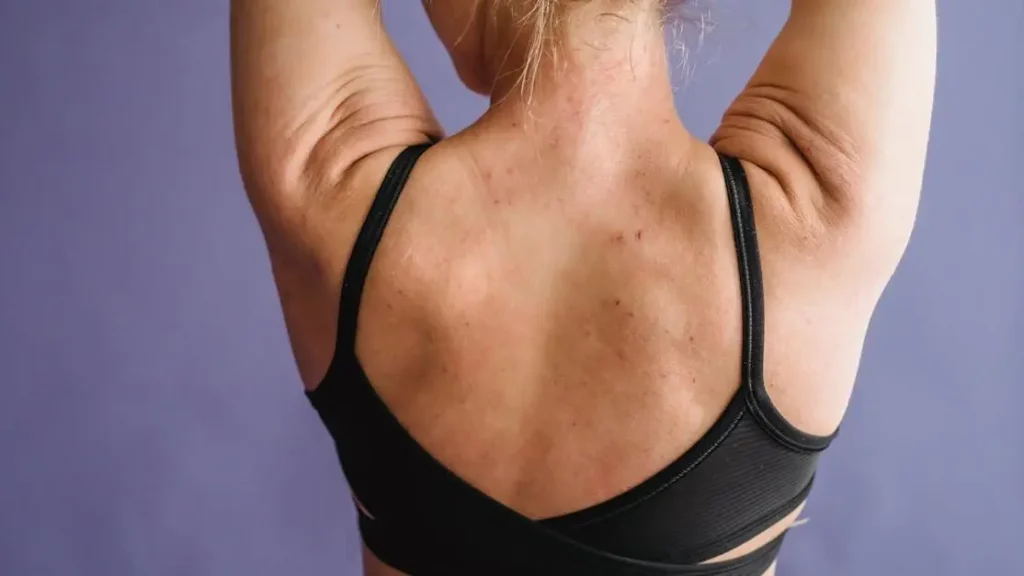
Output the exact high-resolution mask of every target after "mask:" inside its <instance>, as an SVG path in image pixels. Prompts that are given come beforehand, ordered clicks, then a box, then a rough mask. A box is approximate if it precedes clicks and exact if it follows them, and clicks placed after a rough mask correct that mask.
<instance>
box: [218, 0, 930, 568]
mask: <svg viewBox="0 0 1024 576" xmlns="http://www.w3.org/2000/svg"><path fill="white" fill-rule="evenodd" d="M526 4H528V2H527V1H526V0H511V1H509V0H506V2H505V3H504V4H503V7H502V8H500V9H498V8H496V7H495V6H493V4H492V2H491V0H480V1H479V2H477V1H475V0H433V1H432V2H428V3H426V8H427V11H428V14H429V16H430V18H431V21H432V22H433V23H434V25H435V28H436V29H437V31H438V34H439V36H440V38H441V40H442V42H443V43H444V44H445V46H446V47H448V49H449V52H450V53H451V54H452V58H453V61H454V62H455V64H456V67H457V69H458V71H459V75H460V78H461V79H462V80H463V81H464V82H465V83H466V85H467V86H468V87H470V88H471V89H473V90H476V91H478V92H481V93H484V94H487V95H489V96H490V97H491V101H492V106H491V107H490V109H489V110H488V111H487V113H486V114H484V116H483V117H482V118H480V120H479V121H478V122H476V123H475V124H474V125H472V126H471V127H469V128H468V129H466V130H464V131H463V132H460V133H459V134H455V135H452V136H450V137H448V138H446V139H445V140H443V141H442V142H441V143H440V144H438V145H436V146H435V147H434V148H432V149H431V150H430V151H429V152H428V153H427V154H426V155H425V156H424V157H423V159H422V160H421V162H420V164H419V165H418V166H417V168H416V170H415V172H414V173H413V175H412V178H411V180H410V182H409V184H408V186H407V188H406V189H405V192H404V193H403V195H402V199H401V201H400V202H399V204H398V206H397V209H396V211H395V213H394V216H393V218H392V220H391V223H390V225H389V227H388V230H387V233H386V234H385V237H384V239H383V242H382V244H381V247H380V250H379V251H378V253H377V256H376V258H375V260H374V264H373V268H372V270H371V272H370V275H369V278H368V282H367V288H366V292H365V294H364V297H363V301H362V309H361V316H360V317H361V322H360V326H359V337H358V342H357V353H358V356H359V358H360V359H361V362H362V364H363V366H364V368H365V370H366V372H367V374H368V375H369V377H370V380H371V381H372V382H373V385H374V387H375V388H376V389H377V391H378V393H379V394H380V396H381V397H382V398H383V399H384V401H385V402H386V403H387V404H388V406H389V407H390V408H391V410H392V411H393V412H394V414H395V415H396V417H397V418H398V419H399V420H400V421H401V422H402V424H403V425H404V426H405V427H406V428H407V429H408V430H409V431H410V432H411V434H412V435H413V436H414V437H415V438H416V439H417V440H418V441H419V442H420V443H421V444H422V445H423V446H424V447H425V448H426V449H427V450H428V451H429V452H431V453H432V454H434V455H435V456H436V457H437V458H438V459H439V460H440V461H441V462H442V463H444V464H445V465H446V466H448V467H449V468H450V469H452V470H453V471H454V472H456V473H457V474H458V475H459V476H461V477H463V478H465V479H466V480H468V481H469V482H471V483H472V484H474V485H476V486H477V487H479V488H481V489H482V490H483V491H484V492H486V493H487V494H489V495H491V496H492V497H494V498H496V499H497V500H499V501H501V502H502V503H504V504H506V505H508V506H510V507H512V508H514V509H516V510H518V511H520V512H522V513H524V514H526V515H528V516H531V517H535V518H543V517H549V516H555V515H559V514H563V513H566V512H570V511H573V510H577V509H580V508H584V507H587V506H590V505H592V504H595V503H597V502H600V501H602V500H605V499H608V498H609V497H611V496H613V495H615V494H617V493H620V492H622V491H624V490H627V489H628V488H630V487H632V486H634V485H636V484H638V483H639V482H641V481H642V480H644V479H646V478H647V477H649V476H650V475H652V474H653V473H654V472H656V471H658V470H659V469H661V468H662V467H664V466H665V465H667V464H668V463H670V462H671V461H673V460H674V459H676V458H677V457H678V456H679V455H680V454H682V453H683V452H685V451H686V450H687V449H688V448H689V447H690V446H691V445H692V444H693V443H694V442H695V441H696V440H697V439H698V438H700V437H701V436H702V435H703V434H704V433H705V432H706V430H707V429H708V428H709V427H710V425H711V424H712V422H714V421H715V419H716V418H717V417H718V415H719V413H720V412H721V410H722V409H723V408H724V406H725V405H726V404H727V402H728V401H729V399H730V398H731V397H732V395H733V394H734V393H735V391H736V389H737V386H738V383H739V378H740V347H741V343H740V338H741V334H742V327H741V322H740V317H741V309H740V306H741V304H740V296H739V287H738V272H737V263H736V256H735V251H734V246H733V238H732V230H731V227H730V223H729V217H728V210H729V209H728V204H727V200H726V196H725V188H724V183H723V178H722V173H721V169H720V167H719V165H718V161H717V158H716V155H715V150H718V151H720V152H723V153H727V154H730V155H734V156H736V157H738V158H740V159H741V160H742V161H743V163H744V165H745V167H746V169H747V171H748V174H749V179H750V183H751V187H752V190H753V192H752V193H753V197H754V204H755V214H756V219H757V226H758V238H759V241H760V245H761V251H762V255H761V257H762V263H763V267H764V281H765V306H766V316H767V319H766V326H765V330H766V332H765V335H766V350H765V354H766V358H765V376H766V380H767V383H768V389H769V392H770V395H771V398H772V400H773V402H774V403H775V404H776V406H777V407H778V409H779V410H780V412H781V413H782V414H783V415H784V416H785V417H787V418H788V419H789V420H790V421H791V422H792V423H793V424H794V425H796V426H798V427H799V428H801V429H803V430H805V431H807V432H810V433H814V434H828V433H830V432H832V431H833V430H834V429H835V428H836V426H837V425H838V423H839V421H840V420H841V418H842V415H843V413H844V412H845V410H846V406H847V403H848V400H849V398H850V394H851V391H852V388H853V383H854V380H855V376H856V372H857V366H858V363H859V360H860V355H861V350H862V346H863V342H864V337H865V333H866V331H867V327H868V323H869V321H870V319H871V315H872V313H873V311H874V309H875V305H876V303H877V301H878V299H879V297H880V295H881V293H882V291H883V289H884V288H885V286H886V284H887V282H888V281H889V279H890V277H891V276H892V273H893V272H894V270H895V268H896V266H897V264H898V262H899V259H900V257H901V256H902V254H903V251H904V249H905V247H906V245H907V242H908V239H909V236H910V233H911V229H912V228H913V222H914V217H915V213H916V209H917V204H918V198H919V193H920V189H921V180H922V174H923V168H924V162H925V151H926V147H927V140H928V130H929V123H930V117H931V107H932V95H933V89H934V74H935V52H936V37H935V36H936V14H935V2H934V0H858V1H857V2H850V1H849V0H793V2H792V8H791V14H790V18H789V20H788V22H787V24H786V25H785V27H784V29H783V30H782V32H781V33H780V35H779V37H778V38H777V40H776V41H775V42H774V44H773V45H772V47H771V49H770V50H769V52H768V53H767V54H766V56H765V58H764V60H763V62H762V64H761V66H760V67H759V68H758V69H757V72H756V73H755V75H754V76H753V78H752V79H751V80H750V82H749V84H748V85H747V86H746V88H745V89H744V90H743V91H742V93H741V94H740V95H739V96H738V97H737V99H736V100H735V102H734V103H733V104H732V106H731V107H730V108H729V110H728V112H727V113H726V114H725V116H724V118H723V120H722V124H721V127H720V128H719V129H718V131H717V132H716V133H715V135H714V136H713V137H712V139H711V141H710V142H702V141H700V140H698V139H696V138H694V137H693V136H692V135H690V133H689V132H688V131H687V130H686V127H685V126H684V125H683V124H682V122H681V121H680V119H679V118H678V116H677V114H676V110H675V106H674V102H673V90H672V88H673V86H672V83H671V79H670V77H669V72H668V58H669V55H668V53H667V51H666V48H665V47H664V44H663V42H662V36H661V33H660V30H659V28H658V23H657V20H658V18H657V13H656V8H655V7H653V6H651V5H650V3H645V2H642V1H641V2H616V1H612V0H592V1H591V2H582V3H581V2H576V3H570V4H568V5H571V6H572V8H571V9H570V8H567V9H566V10H571V12H568V11H567V12H566V13H565V14H563V15H564V16H565V18H562V19H561V21H562V22H563V25H562V26H560V27H559V28H557V29H556V32H555V36H556V38H557V40H558V52H557V53H558V55H559V58H557V59H556V58H552V57H545V58H543V59H542V60H541V61H540V65H539V67H538V71H537V74H536V79H535V80H536V81H535V83H534V84H532V90H530V91H528V92H527V91H524V90H522V89H521V88H522V87H521V85H519V84H517V81H518V79H519V74H518V71H519V70H521V68H522V66H523V64H524V62H525V60H526V58H527V48H528V44H527V42H525V41H524V38H528V37H529V35H528V34H526V33H523V31H521V30H520V26H521V24H520V23H519V19H517V18H514V17H513V16H514V14H513V13H512V12H510V10H512V9H514V8H517V7H518V9H519V10H520V11H521V10H522V9H523V7H524V6H525V5H526ZM491 10H498V11H497V13H496V16H495V17H491V16H490V15H491V14H492V12H491ZM520 13H521V12H520ZM231 20H232V44H231V46H232V72H233V88H234V110H235V126H236V131H237V143H238V151H239V162H240V166H241V171H242V175H243V178H244V181H245V185H246V189H247V191H248V194H249V198H250V200H251V202H252V205H253V208H254V210H255V213H256V216H257V218H258V220H259V223H260V226H261V228H262V230H263V233H264V236H265V238H266V242H267V246H268V251H269V255H270V260H271V263H272V268H273V274H274V280H275V282H276V284H277V286H278V289H279V292H280V297H281V303H282V307H283V311H284V315H285V320H286V324H287V328H288V333H289V336H290V339H291V343H292V348H293V351H294V354H295V358H296V361H297V365H298V370H299V373H300V375H301V378H302V381H303V382H304V383H305V386H306V387H307V388H308V389H313V388H315V387H316V386H317V385H318V384H319V382H320V381H321V379H322V378H323V376H324V374H325V372H326V370H327V367H328V365H329V363H330V360H331V357H332V356H333V352H334V340H335V328H336V318H337V311H338V298H339V293H340V290H341V278H342V275H343V272H344V267H345V265H346V262H347V259H348V256H349V252H350V250H351V247H352V244H353V241H354V238H355V235H356V233H357V231H358V229H359V227H360V225H361V224H362V221H363V218H364V216H365V214H366V211H367V209H368V207H369V204H370V202H371V200H372V198H373V195H374V193H375V192H376V190H377V188H378V186H379V184H380V181H381V179H382V177H383V175H384V173H385V171H386V170H387V167H388V165H389V164H390V162H391V161H392V160H393V159H394V158H395V156H396V155H397V154H398V152H399V151H400V150H401V149H402V148H403V147H404V146H407V145H411V144H416V143H420V142H423V141H425V140H426V139H427V137H428V136H440V135H441V132H442V131H441V128H440V127H439V125H438V123H437V121H436V120H435V119H434V117H433V115H432V114H431V112H430V109H429V107H428V105H427V103H426V102H425V100H424V98H423V96H422V94H421V93H420V91H419V89H418V87H417V85H416V83H415V81H414V79H413V78H412V77H411V75H410V74H409V72H408V70H407V68H406V67H405V65H404V64H403V62H402V60H401V58H400V56H399V54H398V53H397V51H396V50H395V48H394V46H393V45H392V44H391V42H390V40H389V38H388V37H387V35H386V34H385V32H384V30H383V28H382V24H381V22H380V13H379V8H378V7H377V6H376V2H374V1H373V0H290V1H289V2H280V1H279V0H235V1H233V2H232V18H231ZM525 32H529V30H527V31H525ZM527 95H529V97H528V98H527ZM371 512H372V511H371ZM798 513H799V511H798V512H797V513H794V515H792V516H791V517H790V518H787V519H785V520H784V521H782V522H781V523H780V524H779V525H777V526H774V527H772V528H770V529H769V530H768V531H766V533H765V534H762V535H761V536H759V537H757V538H755V539H754V540H752V541H751V542H749V543H747V544H746V545H744V546H743V547H741V548H740V549H737V550H735V551H733V552H731V553H729V554H727V555H725V556H723V558H727V557H733V556H736V555H740V554H742V553H744V552H746V551H749V550H752V549H754V548H756V547H758V546H759V545H760V544H762V543H764V542H766V541H767V540H769V539H771V538H772V537H773V536H774V535H775V534H778V533H779V532H780V531H781V530H784V529H785V528H787V527H789V526H790V524H791V523H792V522H793V521H794V520H795V519H796V517H797V514H798ZM365 566H366V573H367V574H369V575H372V576H382V575H390V574H396V572H394V571H393V570H391V569H390V568H388V567H386V566H384V565H383V564H382V563H381V562H380V561H378V560H377V559H375V558H374V557H373V555H372V554H371V553H369V552H366V553H365ZM773 571H774V570H773Z"/></svg>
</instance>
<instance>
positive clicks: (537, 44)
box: [495, 0, 693, 99]
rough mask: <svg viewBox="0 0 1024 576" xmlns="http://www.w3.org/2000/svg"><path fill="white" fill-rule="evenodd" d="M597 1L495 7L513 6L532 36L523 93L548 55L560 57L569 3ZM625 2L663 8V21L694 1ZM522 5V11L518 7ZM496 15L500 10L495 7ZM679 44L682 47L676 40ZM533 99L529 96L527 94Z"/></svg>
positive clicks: (517, 0) (510, 0)
mask: <svg viewBox="0 0 1024 576" xmlns="http://www.w3.org/2000/svg"><path fill="white" fill-rule="evenodd" d="M594 1H595V0H528V1H522V0H498V1H497V3H496V4H495V6H496V8H501V7H503V5H504V7H505V8H508V9H511V11H512V15H513V16H514V17H515V18H516V19H518V20H519V22H520V25H521V26H522V27H523V29H525V30H529V31H530V35H531V37H530V38H528V39H526V40H527V43H526V45H527V46H528V48H527V58H526V62H525V65H524V66H523V68H522V69H521V70H520V71H519V72H520V76H519V84H520V88H521V89H522V90H523V92H524V95H526V94H527V93H529V94H531V95H532V89H533V86H534V84H535V83H536V80H537V75H538V73H539V72H540V65H541V62H542V60H543V59H544V58H545V57H546V56H557V49H558V46H557V44H556V39H557V37H558V31H559V29H560V28H561V26H562V25H563V23H564V19H565V17H566V14H567V12H568V8H569V5H572V4H575V5H580V4H588V3H592V2H594ZM618 1H619V2H621V3H622V4H638V3H647V4H650V7H651V9H659V10H660V11H661V16H662V23H663V24H664V23H665V22H666V21H668V20H669V19H672V17H674V16H677V15H678V13H677V9H678V8H680V7H681V6H683V5H684V4H690V3H692V2H693V0H618ZM516 8H519V9H520V10H516ZM495 14H497V10H495ZM677 47H679V48H682V45H681V44H678V43H677ZM527 99H530V96H527Z"/></svg>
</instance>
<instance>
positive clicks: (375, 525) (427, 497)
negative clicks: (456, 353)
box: [309, 144, 835, 576]
mask: <svg viewBox="0 0 1024 576" xmlns="http://www.w3.org/2000/svg"><path fill="white" fill-rule="evenodd" d="M428 147H429V144H424V145H420V146H413V147H410V148H408V149H406V150H405V151H403V152H402V153H401V154H400V155H399V156H398V158H397V159H396V160H395V161H394V163H393V164H392V166H391V168H390V170H389V171H388V173H387V175H386V176H385V178H384V181H383V183H382V185H381V187H380V190H379V191H378V192H377V196H376V198H375V199H374V202H373V205H372V206H371V208H370V211H369V214H368V215H367V217H366V221H365V222H364V224H363V227H362V230H361V231H360V233H359V236H358V238H357V240H356V243H355V246H354V248H353V250H352V255H351V257H350V259H349V263H348V267H347V269H346V271H345V277H344V281H343V284H342V293H343V298H342V299H341V304H340V311H339V319H338V340H337V348H336V351H335V356H334V359H333V361H332V364H331V367H330V369H329V370H328V373H327V375H326V377H325V378H324V380H323V382H322V383H321V384H320V386H319V387H318V388H317V389H316V390H315V391H313V392H310V393H309V399H310V401H311V402H312V404H313V406H314V407H315V408H316V410H317V412H318V413H319V414H320V418H321V419H322V420H323V422H324V424H325V425H326V426H327V429H328V430H329V431H330V433H331V436H332V437H333V438H334V442H335V446H336V448H337V453H338V457H339V458H340V460H341V465H342V468H343V469H344V472H345V475H346V477H347V478H348V481H349V484H350V486H351V489H352V491H353V493H354V494H355V495H357V497H358V500H359V503H360V504H361V506H360V507H359V528H360V532H361V533H362V537H363V541H364V543H365V544H366V546H367V547H369V548H370V550H372V551H373V553H374V554H375V555H376V556H377V557H378V558H380V559H381V560H382V561H383V562H385V563H386V564H388V565H390V566H392V567H394V568H396V569H398V570H400V571H402V572H405V573H407V574H411V575H412V576H469V575H472V576H479V575H484V574H486V575H495V576H513V575H515V576H520V575H531V576H543V575H551V576H564V575H571V574H580V575H601V576H656V575H659V576H660V575H687V576H761V575H762V574H763V573H764V572H765V571H767V569H768V568H769V567H770V566H771V564H772V563H773V562H774V561H775V558H776V556H777V554H778V552H779V548H780V547H781V546H782V540H783V538H784V536H785V535H784V534H783V535H781V536H779V537H778V538H776V539H774V540H773V541H771V542H769V543H768V544H766V545H764V546H762V547H761V548H760V549H758V550H755V551H753V552H751V553H749V554H746V555H744V556H742V557H740V558H736V559H734V560H728V561H725V562H716V563H711V564H702V562H706V561H708V560H709V559H711V558H715V557H717V556H720V555H722V554H724V553H726V552H728V551H730V550H733V549H735V548H736V547H737V546H739V545H741V544H743V543H745V542H747V541H749V540H750V539H751V538H753V537H754V536H757V535H758V534H760V533H762V532H763V531H764V530H766V529H768V528H769V527H771V526H773V525H774V524H776V523H777V522H779V521H780V520H782V519H783V518H785V517H786V516H787V515H789V514H790V513H791V512H793V511H794V510H796V508H797V507H798V506H799V505H800V504H801V503H803V502H804V501H805V500H806V498H807V495H808V493H809V492H810V489H811V485H812V482H813V479H814V472H815V468H816V466H817V461H818V456H819V454H820V453H821V451H822V450H824V449H825V448H826V447H827V446H828V445H829V443H830V442H831V440H832V438H833V437H834V436H835V434H833V435H830V436H812V435H809V434H806V433H804V432H801V431H800V430H797V429H796V428H794V427H793V426H792V425H791V424H790V423H789V422H787V421H786V420H785V419H784V418H783V417H782V416H781V415H780V414H779V412H778V411H776V410H775V408H774V407H773V406H772V403H771V401H770V399H769V397H768V393H767V391H766V390H765V384H764V379H763V375H762V359H763V352H764V346H763V333H764V305H763V292H762V285H761V267H760V258H759V255H758V248H757V237H756V232H755V227H754V213H753V206H752V204H751V199H750V191H749V188H748V185H747V182H746V175H745V173H744V171H743V168H742V166H741V164H740V163H739V162H738V161H737V160H735V159H733V158H728V157H722V158H721V164H722V170H723V173H724V174H725V179H726V184H727V190H728V194H729V204H730V208H731V214H732V224H733V234H734V237H735V241H736V252H737V255H738V260H739V265H740V288H741V293H742V297H743V322H744V325H743V339H744V340H743V358H742V383H741V385H740V387H739V390H738V391H737V393H736V395H735V397H734V398H733V399H732V401H730V403H729V405H728V406H727V407H726V408H725V410H724V412H723V413H722V414H721V416H720V417H719V418H718V420H717V421H716V422H715V423H714V425H713V426H712V427H711V429H710V430H708V432H707V433H706V434H705V435H704V436H703V437H702V438H701V439H700V440H699V441H698V442H697V443H696V444H695V445H694V446H693V447H692V448H691V449H690V450H688V451H687V452H686V453H685V454H683V455H682V456H680V457H679V459H678V460H676V461H675V462H673V463H672V464H671V465H669V466H668V467H667V468H665V469H664V470H662V471H661V472H658V473H657V474H655V475H654V476H653V477H651V478H649V479H648V480H646V481H644V482H643V483H642V484H640V485H639V486H636V487H635V488H633V489H631V490H629V491H627V492H625V493H623V494H620V495H618V496H615V497H613V498H611V499H610V500H607V501H605V502H602V503H600V504H597V505H595V506H592V507H590V508H587V509H585V510H581V511H579V512H574V513H571V514H568V515H565V516H560V517H557V518H551V519H545V520H532V519H529V518H527V517H525V516H523V515H521V514H519V513H517V512H515V511H514V510H511V509H510V508H508V507H506V506H504V505H502V504H501V503H499V502H498V501H496V500H494V499H493V498H490V497H489V496H487V495H486V494H484V493H483V492H481V491H480V490H478V489H476V488H474V487H473V486H471V485H470V484H469V483H467V482H466V481H464V480H462V479H461V478H459V477H458V476H456V475H455V474H454V473H453V472H451V471H450V470H448V469H447V468H445V467H444V466H443V465H442V464H441V463H440V462H438V461H437V460H435V459H434V458H433V457H432V456H431V455H430V454H429V453H427V452H426V450H424V449H423V448H422V447H421V446H420V445H419V444H418V443H417V442H416V440H415V439H413V438H412V436H410V435H409V433H408V432H407V431H406V430H405V429H404V428H403V427H402V425H401V424H400V423H399V422H398V420H396V419H395V417H394V416H393V415H392V414H391V412H390V411H389V410H388V408H387V406H386V405H385V404H384V402H383V401H382V400H381V399H380V397H379V396H378V395H377V394H376V392H375V391H374V389H373V386H372V385H371V384H370V382H369V381H368V380H367V377H366V374H365V373H364V372H363V370H362V367H361V366H360V364H359V360H358V358H356V354H355V338H356V324H357V319H358V315H359V303H360V300H361V297H362V292H363V285H364V282H365V280H366V275H367V272H368V270H369V268H370V263H371V261H372V260H373V255H374V252H375V251H376V248H377V245H378V243H379V242H380V239H381V237H382V235H383V233H384V229H385V226H386V225H387V221H388V218H389V217H390V215H391V211H392V210H393V208H394V206H395V203H396V202H397V201H398V197H399V195H400V194H401V191H402V189H403V187H404V186H405V183H406V181H407V180H408V178H409V174H410V172H412V169H413V167H414V166H415V164H416V161H417V160H418V159H419V157H420V155H421V154H422V153H423V152H424V151H425V150H426V149H427V148H428Z"/></svg>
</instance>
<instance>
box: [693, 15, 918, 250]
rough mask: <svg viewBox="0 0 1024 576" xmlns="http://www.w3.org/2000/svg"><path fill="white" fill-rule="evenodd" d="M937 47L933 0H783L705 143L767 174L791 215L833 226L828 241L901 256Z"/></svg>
mask: <svg viewBox="0 0 1024 576" xmlns="http://www.w3.org/2000/svg"><path fill="white" fill-rule="evenodd" d="M935 52H936V15H935V0H855V1H851V0H793V2H792V8H791V12H790V17H789V19H788V21H787V23H786V24H785V26H784V27H783V29H782V32H781V33H780V34H779V36H778V38H777V39H776V40H775V42H774V43H773V45H772V46H771V48H770V49H769V51H768V53H767V55H766V56H765V58H764V60H763V61H762V63H761V66H760V67H759V68H758V70H757V71H756V73H755V74H754V76H753V77H752V78H751V80H750V82H749V84H748V85H747V87H746V88H745V89H744V90H743V92H742V93H741V94H740V95H739V97H738V98H737V99H736V101H735V102H734V103H733V105H732V106H731V107H730V108H729V110H728V111H727V112H726V115H725V117H724V119H723V122H722V125H721V127H720V128H719V129H718V131H717V132H716V134H715V135H714V137H713V141H712V142H713V144H714V146H715V147H716V148H717V149H719V150H720V151H722V152H725V153H727V154H732V155H735V156H737V157H739V158H741V159H743V160H746V161H747V162H749V163H750V164H752V165H753V166H755V167H756V168H758V169H760V170H761V171H763V172H764V173H765V174H766V175H767V176H769V177H770V178H769V180H770V181H772V182H774V183H775V185H776V186H777V188H778V190H779V191H780V192H781V195H782V197H783V199H784V200H785V201H786V202H787V205H788V207H789V208H790V209H791V212H792V215H793V217H794V219H795V220H796V221H800V222H803V223H806V224H812V225H813V226H814V228H815V229H816V230H817V231H826V232H827V231H828V230H835V229H837V228H840V229H841V230H842V233H841V234H837V235H836V236H839V237H843V238H845V239H848V240H853V239H856V240H857V241H858V242H860V243H861V244H863V245H867V246H870V247H871V248H874V249H877V250H870V251H871V252H873V253H874V254H875V255H876V256H877V255H878V250H889V251H891V252H894V253H902V249H903V247H905V244H906V240H907V239H908V237H909V233H910V228H911V227H912V225H913V219H914V214H915V213H916V208H917V201H918V197H919V193H920V187H921V180H922V177H923V171H924V162H925V152H926V148H927V141H928V131H929V125H930V122H931V110H932V98H933V91H934V83H935V56H936V55H935ZM867 231H871V234H866V233H862V232H867ZM844 248H845V249H849V248H850V246H845V247H844Z"/></svg>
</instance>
